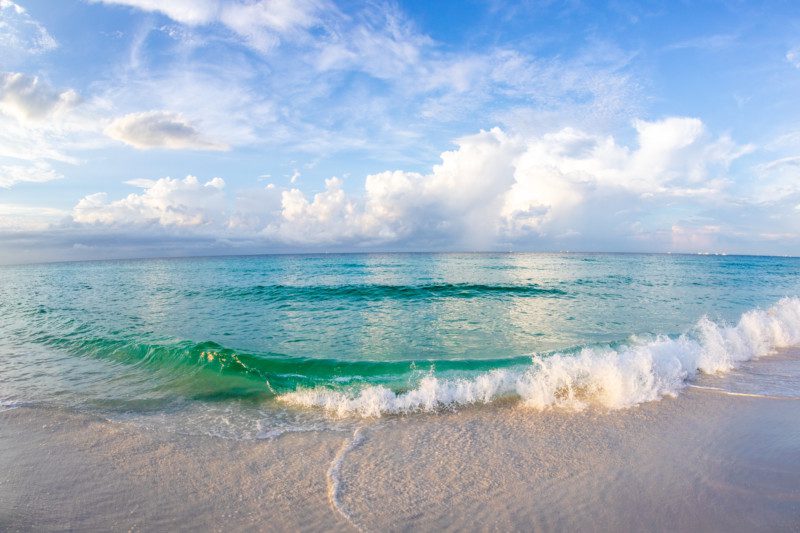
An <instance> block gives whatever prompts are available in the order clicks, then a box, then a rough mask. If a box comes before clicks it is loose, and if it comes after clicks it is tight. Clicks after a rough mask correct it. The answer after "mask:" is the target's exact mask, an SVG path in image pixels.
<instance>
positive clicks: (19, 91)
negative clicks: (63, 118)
mask: <svg viewBox="0 0 800 533" xmlns="http://www.w3.org/2000/svg"><path fill="white" fill-rule="evenodd" d="M78 101H79V98H78V93H76V92H75V91H73V90H72V89H68V90H65V91H61V92H59V91H56V90H54V89H53V88H52V87H50V86H49V85H48V84H46V83H45V82H43V81H42V80H40V79H39V77H38V76H29V75H27V74H23V73H21V72H2V73H0V113H4V114H7V115H9V116H12V117H14V118H16V119H17V120H19V121H21V122H27V121H33V122H36V121H41V120H44V119H46V118H50V117H52V116H53V115H56V114H61V113H63V112H65V111H67V110H69V109H71V108H72V107H74V106H75V104H76V103H78Z"/></svg>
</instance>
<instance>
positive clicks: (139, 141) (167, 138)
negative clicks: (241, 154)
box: [105, 111, 228, 150]
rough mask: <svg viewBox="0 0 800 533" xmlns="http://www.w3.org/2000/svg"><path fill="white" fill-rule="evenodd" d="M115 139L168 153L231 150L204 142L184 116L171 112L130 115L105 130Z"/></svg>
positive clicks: (136, 146) (140, 147)
mask: <svg viewBox="0 0 800 533" xmlns="http://www.w3.org/2000/svg"><path fill="white" fill-rule="evenodd" d="M105 132H106V134H107V135H108V136H109V137H111V138H112V139H116V140H118V141H122V142H124V143H125V144H129V145H131V146H133V147H134V148H138V149H140V150H145V149H149V148H165V149H168V150H227V149H228V146H227V145H225V144H222V143H218V142H214V141H210V140H207V139H205V138H203V136H202V135H201V134H200V132H199V131H197V129H196V128H195V126H194V125H193V124H192V123H191V122H189V121H188V120H187V119H186V118H185V117H184V116H183V115H181V114H179V113H172V112H169V111H147V112H143V113H130V114H128V115H125V116H122V117H119V118H117V119H116V120H114V121H113V122H112V123H111V124H109V126H108V127H107V128H106V130H105Z"/></svg>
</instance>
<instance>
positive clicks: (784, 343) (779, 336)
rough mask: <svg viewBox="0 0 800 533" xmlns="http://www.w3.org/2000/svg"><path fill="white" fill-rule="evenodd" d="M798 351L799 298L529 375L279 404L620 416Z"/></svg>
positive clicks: (312, 395)
mask: <svg viewBox="0 0 800 533" xmlns="http://www.w3.org/2000/svg"><path fill="white" fill-rule="evenodd" d="M798 344H800V298H783V299H781V300H780V301H779V302H777V303H776V304H775V305H773V306H772V307H770V308H769V309H766V310H763V309H755V310H751V311H748V312H746V313H744V314H743V315H742V316H741V318H740V319H739V322H738V323H737V324H736V325H735V326H729V325H725V324H716V323H714V322H712V321H711V320H709V319H708V318H706V317H703V318H701V319H700V320H699V321H698V322H697V324H696V325H695V327H694V328H693V329H692V330H691V331H690V332H689V333H687V334H685V335H682V336H680V337H679V338H677V339H672V338H669V337H666V336H661V337H658V338H656V339H655V340H651V341H648V342H644V341H638V342H637V341H634V342H632V343H631V344H630V345H628V346H624V347H621V348H616V349H614V348H585V349H583V350H581V351H580V352H579V353H577V354H555V355H552V356H549V357H537V356H534V357H533V361H532V364H531V366H530V367H527V368H524V369H516V370H511V369H508V370H494V371H491V372H486V373H483V374H481V375H478V376H476V377H474V378H470V379H453V378H451V379H444V378H437V377H435V376H432V375H431V376H427V377H425V378H423V379H422V380H420V382H419V385H418V386H417V387H416V388H414V389H412V390H409V391H407V392H403V393H395V392H394V391H392V390H390V389H389V388H387V387H384V386H367V387H364V388H362V389H360V390H354V391H351V392H347V391H344V392H343V391H336V390H332V389H328V388H321V387H320V388H314V389H298V390H297V391H295V392H291V393H287V394H284V395H282V396H280V397H279V398H280V399H281V400H282V401H284V402H286V403H288V404H293V405H297V406H304V407H321V408H323V409H325V410H326V411H328V412H331V413H335V414H337V415H339V416H346V415H351V414H356V415H360V416H363V417H378V416H381V415H382V414H384V413H410V412H415V411H434V410H436V409H441V408H443V407H454V406H459V405H469V404H476V403H489V402H492V401H494V400H495V399H497V398H501V397H509V396H516V397H519V398H520V399H521V400H522V402H523V403H524V404H525V405H527V406H529V407H532V408H535V409H547V408H551V407H567V408H572V409H583V408H584V407H586V406H587V405H588V404H590V403H596V404H599V405H602V406H604V407H607V408H610V409H623V408H626V407H632V406H634V405H637V404H640V403H642V402H648V401H653V400H658V399H660V398H663V397H664V396H675V395H677V394H678V393H679V392H680V391H681V390H682V389H683V388H685V387H686V386H687V384H688V383H689V382H690V381H692V380H693V379H694V378H695V377H696V376H697V375H698V374H699V373H707V374H714V373H719V372H726V371H729V370H731V369H732V368H734V367H736V366H737V365H738V364H739V363H741V362H743V361H748V360H750V359H754V358H757V357H760V356H764V355H768V354H769V353H770V352H773V351H774V350H776V349H778V348H783V347H789V346H794V345H798Z"/></svg>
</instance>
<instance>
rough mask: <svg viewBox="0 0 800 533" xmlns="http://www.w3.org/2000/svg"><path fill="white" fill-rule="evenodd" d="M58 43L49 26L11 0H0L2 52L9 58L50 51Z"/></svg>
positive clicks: (0, 42)
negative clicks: (42, 23)
mask: <svg viewBox="0 0 800 533" xmlns="http://www.w3.org/2000/svg"><path fill="white" fill-rule="evenodd" d="M57 47H58V43H57V42H56V40H55V39H54V38H53V36H52V35H50V33H49V32H48V31H47V28H45V27H44V26H42V25H41V24H40V23H39V22H38V21H36V20H34V19H33V18H31V16H30V15H29V14H28V12H27V11H26V10H25V8H23V7H22V6H20V5H19V4H16V3H14V2H11V1H10V0H0V54H3V55H4V56H5V58H4V59H6V60H9V59H12V58H14V56H17V57H25V56H28V55H36V54H41V53H44V52H49V51H50V50H53V49H55V48H57Z"/></svg>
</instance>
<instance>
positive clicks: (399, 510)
mask: <svg viewBox="0 0 800 533" xmlns="http://www.w3.org/2000/svg"><path fill="white" fill-rule="evenodd" d="M762 361H766V362H767V363H768V364H767V365H766V366H765V365H764V364H763V363H762ZM762 361H757V362H753V363H749V365H754V366H752V367H751V369H750V370H751V371H752V369H753V368H755V369H756V371H761V372H762V374H769V373H770V372H772V374H770V375H771V377H770V376H767V378H768V379H767V378H765V379H767V381H769V379H771V380H772V383H773V385H774V384H775V383H779V381H778V380H777V379H776V377H775V372H780V373H783V375H784V377H786V376H788V377H790V378H791V377H792V376H798V375H800V358H799V357H798V356H797V354H796V353H792V354H784V356H783V357H779V358H777V359H775V358H769V359H764V360H762ZM759 365H761V366H759ZM769 365H773V367H770V366H769ZM776 365H777V366H776ZM770 368H773V370H774V368H777V369H778V370H775V371H774V372H773V371H772V370H769V369H770ZM764 369H766V370H764ZM756 374H757V372H756ZM749 375H753V373H752V372H751V373H750V374H749ZM733 378H735V376H734V377H733ZM733 378H726V379H718V378H706V379H704V380H701V382H700V383H698V385H700V386H701V387H709V388H698V387H695V388H690V389H688V390H686V391H685V392H684V393H683V394H682V395H681V396H680V397H678V398H676V399H665V400H662V401H658V402H650V403H646V404H643V405H641V406H639V407H636V408H632V409H626V410H620V411H611V412H609V411H604V410H598V409H588V410H586V411H584V412H581V413H574V412H567V411H563V410H550V411H545V412H538V411H532V410H530V409H526V408H524V407H521V406H520V405H518V404H515V403H513V402H512V403H507V404H501V405H492V406H489V407H478V408H467V409H463V410H460V411H458V412H448V413H440V414H422V415H411V416H406V417H389V418H382V419H379V420H366V421H364V422H363V423H359V424H358V425H359V426H360V427H361V429H360V430H359V431H358V432H357V433H356V434H355V435H354V434H352V433H349V432H347V433H345V432H333V431H319V432H308V433H297V434H291V433H290V434H285V435H283V436H281V437H279V438H276V439H274V440H267V441H246V442H237V441H230V440H225V439H220V438H213V437H198V436H185V435H177V434H174V433H169V432H166V431H158V430H152V429H150V430H144V429H142V428H141V427H138V426H136V425H133V424H128V423H118V422H107V421H104V420H101V419H96V418H91V417H88V416H86V415H81V414H76V413H65V412H61V411H57V410H53V409H32V408H17V409H11V410H8V411H5V412H2V413H0V529H12V530H15V529H22V530H26V529H35V530H43V529H44V530H53V529H81V530H85V529H114V530H121V529H125V530H128V529H142V530H153V529H157V530H164V529H182V530H189V529H196V528H201V529H208V530H223V529H224V530H227V531H237V530H247V529H250V530H253V529H260V530H297V529H301V530H322V529H325V530H330V529H333V530H353V529H363V530H370V531H373V530H374V531H377V530H401V529H402V530H434V529H437V530H438V529H454V530H455V529H458V530H464V529H466V530H487V529H490V530H520V531H522V530H525V531H529V530H531V529H535V530H589V531H636V530H647V531H697V530H702V531H797V530H798V529H800V400H798V399H797V397H795V396H792V395H791V394H788V393H787V394H783V393H782V394H775V395H770V394H767V395H758V394H757V393H755V392H753V391H754V390H756V389H755V388H754V387H755V386H751V385H752V384H750V385H747V384H745V385H746V387H745V388H744V389H742V390H739V389H736V388H735V387H732V383H733V382H732V381H731V379H733ZM793 379H794V378H793ZM784 381H785V380H784ZM736 383H741V382H736ZM747 387H749V388H747ZM720 390H723V391H725V390H727V391H729V392H730V391H732V392H736V393H737V394H733V395H732V394H727V393H723V392H720Z"/></svg>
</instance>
